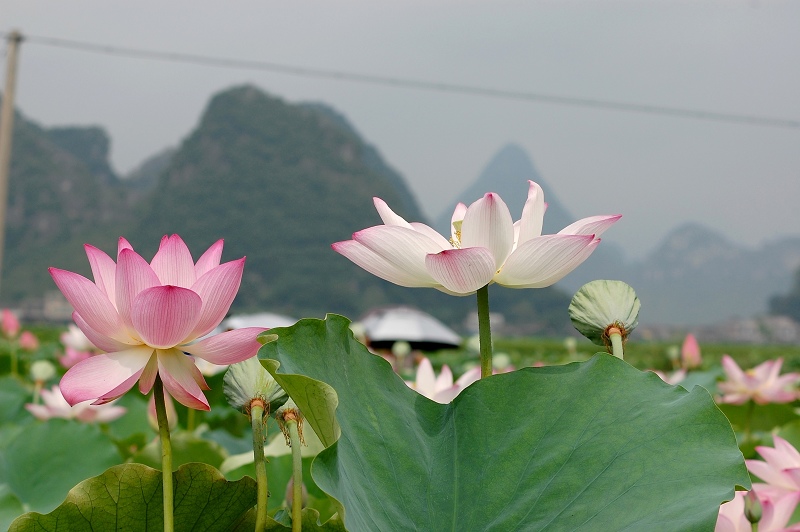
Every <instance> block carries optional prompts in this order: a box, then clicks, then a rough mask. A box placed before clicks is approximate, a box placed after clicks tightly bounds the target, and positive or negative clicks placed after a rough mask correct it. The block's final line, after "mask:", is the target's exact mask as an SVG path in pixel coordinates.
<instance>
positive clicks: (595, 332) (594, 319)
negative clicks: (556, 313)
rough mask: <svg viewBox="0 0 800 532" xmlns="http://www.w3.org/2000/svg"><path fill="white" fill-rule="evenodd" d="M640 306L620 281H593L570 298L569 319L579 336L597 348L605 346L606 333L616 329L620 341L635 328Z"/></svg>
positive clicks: (633, 294)
mask: <svg viewBox="0 0 800 532" xmlns="http://www.w3.org/2000/svg"><path fill="white" fill-rule="evenodd" d="M640 307H641V303H640V302H639V298H638V297H636V292H634V291H633V288H631V287H630V286H629V285H627V284H626V283H623V282H622V281H606V280H601V281H592V282H590V283H586V284H585V285H583V286H582V287H581V288H580V290H578V292H577V293H576V294H575V296H574V297H573V298H572V302H571V303H570V305H569V317H570V319H571V320H572V325H574V326H575V328H576V329H578V332H580V333H581V334H582V335H584V336H585V337H586V338H588V339H589V340H591V341H592V342H594V343H595V344H597V345H607V343H608V334H607V332H606V331H607V330H608V328H609V327H611V326H616V327H617V328H618V329H619V330H620V331H621V332H622V338H623V340H625V339H627V337H628V334H630V333H631V331H633V329H635V328H636V325H638V316H639V308H640Z"/></svg>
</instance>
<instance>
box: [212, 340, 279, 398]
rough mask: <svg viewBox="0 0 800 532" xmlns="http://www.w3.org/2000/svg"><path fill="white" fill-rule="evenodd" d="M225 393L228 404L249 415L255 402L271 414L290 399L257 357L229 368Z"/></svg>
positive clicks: (224, 385)
mask: <svg viewBox="0 0 800 532" xmlns="http://www.w3.org/2000/svg"><path fill="white" fill-rule="evenodd" d="M273 336H274V335H273ZM223 391H224V392H225V397H226V398H227V399H228V404H230V405H231V406H232V407H233V408H236V409H239V410H241V411H243V412H246V413H249V411H250V404H251V403H252V402H253V401H254V400H259V401H262V402H263V403H264V412H270V411H274V410H275V409H276V408H277V407H279V406H281V405H282V404H283V403H285V402H286V399H287V397H288V396H287V395H286V392H284V391H283V388H281V387H280V385H278V383H277V382H275V379H273V378H272V375H270V374H269V372H268V371H267V370H266V369H264V367H263V366H262V365H261V363H260V362H259V361H258V358H256V357H252V358H248V359H247V360H244V361H242V362H238V363H236V364H231V365H230V366H229V367H228V371H227V372H226V373H225V377H224V378H223Z"/></svg>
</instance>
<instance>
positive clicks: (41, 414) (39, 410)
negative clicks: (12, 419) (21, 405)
mask: <svg viewBox="0 0 800 532" xmlns="http://www.w3.org/2000/svg"><path fill="white" fill-rule="evenodd" d="M25 409H26V410H27V411H28V412H30V413H31V414H33V417H35V418H36V419H39V420H41V421H47V420H48V419H50V418H51V417H53V414H52V412H51V411H50V409H49V408H47V407H46V406H44V405H35V404H33V403H27V404H26V405H25Z"/></svg>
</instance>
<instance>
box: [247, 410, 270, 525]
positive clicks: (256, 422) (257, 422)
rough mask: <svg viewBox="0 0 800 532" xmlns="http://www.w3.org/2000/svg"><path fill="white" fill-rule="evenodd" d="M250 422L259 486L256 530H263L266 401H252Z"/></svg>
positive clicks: (265, 480) (265, 490)
mask: <svg viewBox="0 0 800 532" xmlns="http://www.w3.org/2000/svg"><path fill="white" fill-rule="evenodd" d="M250 424H251V426H252V428H253V456H254V457H255V465H256V484H257V486H258V498H257V499H256V528H255V532H263V530H264V529H265V528H266V526H267V502H268V500H269V490H268V486H267V468H266V464H265V463H264V402H263V401H261V400H260V399H254V400H253V402H252V403H250Z"/></svg>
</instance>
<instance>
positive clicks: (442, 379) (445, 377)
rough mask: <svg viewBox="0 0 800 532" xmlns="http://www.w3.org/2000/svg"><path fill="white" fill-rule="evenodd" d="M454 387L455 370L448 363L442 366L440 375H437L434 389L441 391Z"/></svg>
mask: <svg viewBox="0 0 800 532" xmlns="http://www.w3.org/2000/svg"><path fill="white" fill-rule="evenodd" d="M452 387H453V372H452V370H451V369H450V366H448V365H447V364H445V365H443V366H442V370H441V371H440V372H439V376H438V377H436V384H435V385H434V389H435V390H436V391H437V392H439V391H442V390H446V389H448V388H452Z"/></svg>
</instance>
